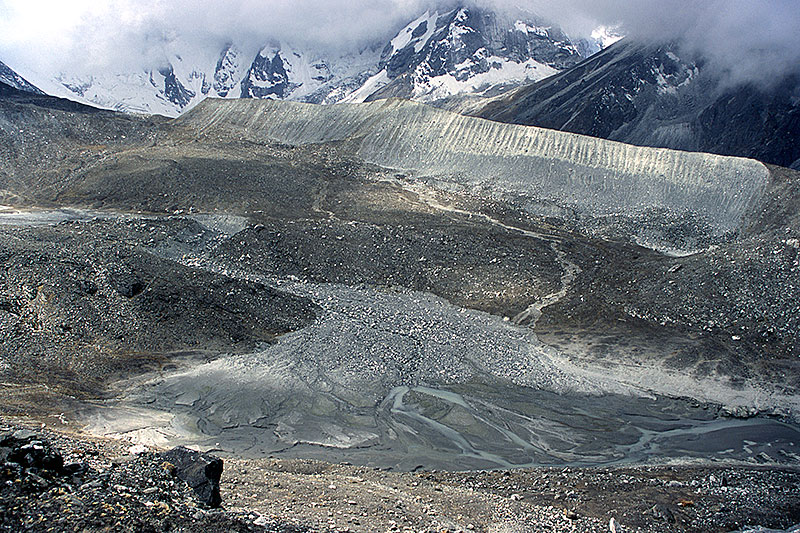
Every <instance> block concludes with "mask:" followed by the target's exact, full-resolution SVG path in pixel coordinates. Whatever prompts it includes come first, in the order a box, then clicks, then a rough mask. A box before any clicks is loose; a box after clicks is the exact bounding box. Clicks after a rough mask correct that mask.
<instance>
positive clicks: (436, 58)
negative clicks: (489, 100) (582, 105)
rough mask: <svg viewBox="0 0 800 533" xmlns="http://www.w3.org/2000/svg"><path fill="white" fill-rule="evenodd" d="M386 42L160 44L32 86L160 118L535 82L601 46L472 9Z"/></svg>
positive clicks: (436, 16)
mask: <svg viewBox="0 0 800 533" xmlns="http://www.w3.org/2000/svg"><path fill="white" fill-rule="evenodd" d="M388 37H390V36H387V38H386V39H385V40H384V41H383V42H380V41H377V42H376V43H375V44H374V45H373V46H368V47H366V48H364V49H362V50H360V51H358V52H350V53H333V52H330V51H328V50H315V49H310V48H308V47H300V46H295V45H293V44H292V43H287V42H270V41H269V40H267V44H266V45H265V46H262V47H261V48H260V49H248V48H247V47H245V46H243V45H241V44H240V43H237V42H236V41H235V39H234V40H231V41H230V42H229V43H228V44H226V45H225V46H224V47H222V49H221V50H219V49H217V50H211V49H209V50H196V49H192V47H190V46H188V45H185V44H182V43H181V42H180V41H179V40H175V41H171V42H169V43H165V45H164V56H165V58H166V59H165V60H164V61H163V62H162V64H161V65H159V66H157V67H155V68H150V69H146V70H140V71H137V72H130V71H128V72H115V71H114V69H113V68H109V69H107V71H105V72H97V73H92V74H91V75H88V76H87V75H82V76H77V75H75V74H70V73H58V74H57V75H55V76H52V77H49V78H47V79H43V80H42V83H41V84H39V85H40V86H42V87H44V88H45V90H46V91H47V92H49V93H51V94H54V95H55V96H63V97H66V98H72V99H77V100H79V101H82V102H91V103H93V104H95V105H98V106H101V107H106V108H110V109H116V110H120V111H127V112H141V113H158V114H163V115H168V116H175V115H178V114H180V113H181V112H183V111H185V110H187V109H190V108H191V107H192V106H193V105H194V104H196V103H197V102H199V101H201V100H202V99H204V98H206V97H216V98H273V99H287V100H295V101H302V102H312V103H326V104H327V103H335V102H339V101H348V102H360V101H365V100H367V99H376V98H381V97H388V96H402V97H406V98H413V99H417V100H422V101H430V100H436V99H439V98H443V97H447V96H451V95H454V94H461V93H483V92H485V91H487V90H489V89H492V88H495V87H511V86H515V85H520V84H522V83H525V82H530V81H536V80H540V79H542V78H545V77H548V76H551V75H553V74H556V73H558V72H559V71H561V70H563V69H566V68H569V67H572V66H574V65H575V64H577V63H578V62H579V61H580V60H581V59H583V55H582V54H584V55H585V54H589V53H591V52H592V51H595V50H597V49H600V48H602V42H601V41H600V40H598V39H596V38H594V37H586V38H580V39H575V40H573V39H570V38H569V37H568V36H567V35H566V34H564V32H563V31H561V30H560V29H559V28H558V27H556V26H553V25H552V24H548V23H546V22H545V21H543V20H540V19H538V18H536V17H534V16H529V15H525V16H518V17H511V16H507V15H500V14H497V13H494V12H490V11H485V10H481V9H474V8H458V9H454V10H452V11H447V12H444V13H439V12H430V11H428V12H426V13H424V14H423V15H422V16H420V17H418V18H417V19H416V20H414V21H412V22H411V23H409V24H408V25H407V26H405V27H404V28H402V29H401V30H400V31H399V32H398V33H397V34H396V35H395V36H394V37H392V38H388ZM33 79H34V80H35V81H38V78H36V77H34V78H33Z"/></svg>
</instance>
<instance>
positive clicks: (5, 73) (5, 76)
mask: <svg viewBox="0 0 800 533" xmlns="http://www.w3.org/2000/svg"><path fill="white" fill-rule="evenodd" d="M0 83H5V84H6V85H8V86H9V87H13V88H14V89H19V90H20V91H27V92H29V93H36V94H44V93H43V92H42V91H41V90H40V89H39V88H38V87H36V86H35V85H33V84H32V83H30V82H29V81H28V80H26V79H25V78H23V77H22V76H20V75H19V74H17V73H16V72H14V71H13V70H11V69H10V68H9V67H8V66H7V65H6V64H5V63H3V62H2V61H0Z"/></svg>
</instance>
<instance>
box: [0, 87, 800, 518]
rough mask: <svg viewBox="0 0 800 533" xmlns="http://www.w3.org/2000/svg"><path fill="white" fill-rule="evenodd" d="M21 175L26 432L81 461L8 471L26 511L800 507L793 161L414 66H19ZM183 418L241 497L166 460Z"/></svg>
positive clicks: (799, 191) (699, 512)
mask: <svg viewBox="0 0 800 533" xmlns="http://www.w3.org/2000/svg"><path fill="white" fill-rule="evenodd" d="M0 203H2V204H3V206H4V207H3V209H2V211H0V261H1V264H2V268H1V269H0V335H1V336H2V345H0V382H2V386H0V398H1V399H2V401H0V414H1V415H2V419H3V428H2V429H3V430H4V431H5V430H7V431H8V433H7V434H6V433H4V435H5V436H4V437H3V438H4V439H5V440H4V441H3V442H7V443H9V442H16V441H14V439H17V440H19V439H22V437H23V436H24V437H25V439H28V441H31V440H32V439H38V440H36V442H42V443H43V444H41V446H45V445H46V446H53V447H55V448H57V449H59V450H61V452H60V453H62V454H64V456H65V457H66V458H67V459H69V460H74V461H77V462H81V463H83V464H85V469H83V470H82V474H81V476H83V477H82V478H80V479H79V476H77V475H73V476H72V477H71V478H59V477H52V476H51V477H48V476H47V475H44V474H42V475H41V476H40V475H38V474H34V475H36V476H37V477H38V478H39V480H41V482H40V481H39V480H36V479H33V478H29V477H25V476H23V475H22V474H20V473H19V472H11V473H8V472H9V471H7V470H6V471H3V472H0V473H2V474H3V477H2V480H3V483H5V485H3V489H2V491H4V492H2V493H0V494H2V496H3V497H2V499H0V501H2V506H0V517H2V520H3V527H4V528H6V529H8V530H11V531H13V530H32V531H48V530H55V531H68V530H82V531H101V530H107V529H104V528H108V527H111V529H112V530H126V529H127V530H132V531H144V530H156V531H160V530H164V531H168V530H169V531H231V530H232V531H264V530H266V531H403V530H406V531H443V530H447V531H459V530H461V531H496V532H506V531H509V532H511V531H609V530H610V531H613V532H622V531H734V530H746V528H747V527H748V526H753V527H755V526H762V527H764V528H774V529H779V530H787V529H788V528H790V527H792V526H793V525H794V524H798V523H800V489H799V488H798V487H800V470H799V468H800V449H798V448H799V447H800V425H798V420H799V419H800V399H799V398H798V395H797V390H798V377H799V376H800V365H799V364H798V361H800V359H798V356H800V216H799V215H798V206H800V173H798V172H795V171H792V170H789V169H784V168H780V167H774V166H766V165H763V164H761V163H759V162H756V161H753V160H749V159H741V158H733V157H723V156H716V155H710V154H701V153H689V152H678V151H671V150H666V149H655V148H642V147H634V146H630V145H625V144H621V143H616V142H611V141H604V140H599V139H595V138H589V137H583V136H580V135H574V134H569V133H560V132H556V131H550V130H544V129H539V128H535V127H528V126H516V125H506V124H499V123H495V122H490V121H487V120H483V119H479V118H472V117H464V116H460V115H457V114H453V113H450V112H447V111H443V110H439V109H435V108H431V107H428V106H425V105H422V104H416V103H411V102H408V101H403V100H398V99H390V100H384V101H378V102H372V103H367V104H350V105H348V104H342V105H333V106H325V107H323V106H314V105H310V104H296V103H290V102H273V101H256V100H246V101H232V100H231V101H219V100H206V101H204V102H202V103H201V104H199V105H198V106H197V107H196V108H195V109H193V110H192V111H190V112H188V113H186V114H184V115H183V116H182V117H180V118H178V119H165V118H160V117H139V116H135V115H123V114H116V113H113V112H109V111H101V110H96V109H93V108H89V107H85V106H81V105H79V104H75V103H72V102H67V101H64V100H59V99H56V98H51V97H46V96H39V95H32V94H26V93H21V92H17V91H15V90H13V89H2V91H0ZM20 428H29V429H33V430H34V431H36V435H35V437H34V436H31V435H28V434H24V433H20V434H19V435H18V437H19V438H17V437H13V438H12V437H11V432H13V431H19V430H20ZM20 435H21V436H20ZM25 435H27V436H25ZM26 442H27V441H26ZM6 445H7V446H11V445H10V444H3V445H2V446H6ZM178 445H183V446H188V447H191V448H194V449H197V450H201V451H208V452H211V453H213V454H215V455H218V456H220V457H222V458H223V459H224V461H225V470H224V471H223V474H222V487H221V491H222V498H223V508H222V510H211V509H205V508H202V507H198V506H197V504H196V503H195V502H194V501H193V500H192V496H191V494H189V493H188V492H187V491H184V492H181V491H182V490H183V489H182V488H181V486H179V485H180V483H178V482H174V481H173V480H172V479H167V478H164V479H162V478H163V477H164V474H163V472H162V470H163V469H161V470H159V468H160V465H161V464H162V461H161V459H160V458H159V456H158V455H156V452H157V451H159V450H161V449H169V448H171V447H173V446H178ZM2 446H0V449H3V448H2ZM37 446H39V445H38V444H37ZM132 447H133V448H132ZM8 449H10V448H8ZM131 449H133V450H135V452H142V453H139V454H138V455H134V453H135V452H134V451H131ZM9 453H11V452H9ZM20 476H21V477H20ZM23 478H24V479H23ZM31 479H33V481H31ZM153 487H155V488H156V490H150V489H152V488H153ZM751 530H752V529H751ZM762 531H764V529H762Z"/></svg>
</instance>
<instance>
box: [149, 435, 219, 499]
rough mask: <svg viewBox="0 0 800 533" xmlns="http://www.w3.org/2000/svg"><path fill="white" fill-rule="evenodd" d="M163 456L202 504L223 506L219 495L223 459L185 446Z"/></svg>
mask: <svg viewBox="0 0 800 533" xmlns="http://www.w3.org/2000/svg"><path fill="white" fill-rule="evenodd" d="M161 456H162V457H163V459H164V460H165V461H167V462H169V463H171V464H172V465H173V466H174V467H175V470H174V473H175V475H176V476H177V477H178V478H179V479H181V480H182V481H185V482H186V484H187V485H189V486H190V487H192V489H194V491H195V493H196V494H197V497H198V499H199V500H200V503H202V504H203V505H206V506H208V507H219V506H220V505H221V504H222V496H220V494H219V478H220V476H222V459H220V458H219V457H215V456H213V455H211V454H208V453H201V452H196V451H194V450H190V449H188V448H184V447H183V446H178V447H177V448H173V449H171V450H169V451H167V452H164V453H163V454H161Z"/></svg>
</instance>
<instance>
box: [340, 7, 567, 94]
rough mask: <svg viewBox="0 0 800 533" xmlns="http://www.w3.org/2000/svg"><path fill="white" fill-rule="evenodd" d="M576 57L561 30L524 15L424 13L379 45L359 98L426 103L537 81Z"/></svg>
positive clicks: (466, 11) (472, 11)
mask: <svg viewBox="0 0 800 533" xmlns="http://www.w3.org/2000/svg"><path fill="white" fill-rule="evenodd" d="M581 59H583V57H582V56H581V55H580V52H579V50H578V47H577V46H576V44H575V43H574V42H573V41H572V40H570V39H569V37H567V35H566V34H564V32H563V31H561V29H559V28H558V27H556V26H553V25H551V24H547V23H546V22H544V21H542V20H539V19H536V18H534V17H529V18H527V19H525V20H521V19H519V18H514V17H507V16H503V15H500V14H498V13H495V12H491V11H485V10H481V9H467V8H460V9H456V10H453V11H450V12H447V13H443V14H440V13H438V12H434V13H431V12H426V13H425V14H424V15H423V16H421V17H420V18H418V19H417V20H415V21H413V22H412V23H411V24H409V25H408V26H406V27H405V28H404V29H403V30H401V31H400V33H398V34H397V36H396V37H395V38H394V39H392V40H391V42H389V44H388V45H386V48H385V49H384V51H383V54H382V56H381V61H380V65H379V66H380V69H381V70H380V72H379V73H378V74H377V75H376V76H374V77H373V78H371V79H370V80H369V82H368V83H367V84H366V86H365V90H363V91H360V93H359V94H357V95H353V96H352V97H351V100H358V99H359V97H360V96H362V95H364V94H365V93H366V92H371V94H370V95H366V96H365V99H367V100H372V99H377V98H385V97H389V96H400V97H404V98H412V99H416V100H422V101H428V100H436V99H440V98H445V97H448V96H452V95H455V94H460V93H479V92H483V91H487V90H490V89H492V88H493V87H496V86H498V85H507V84H509V83H511V84H520V83H524V82H532V81H537V80H540V79H543V78H546V77H549V76H552V75H553V74H556V73H558V72H559V71H560V70H563V69H565V68H569V67H572V66H574V65H575V64H577V63H578V62H579V61H580V60H581Z"/></svg>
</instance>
